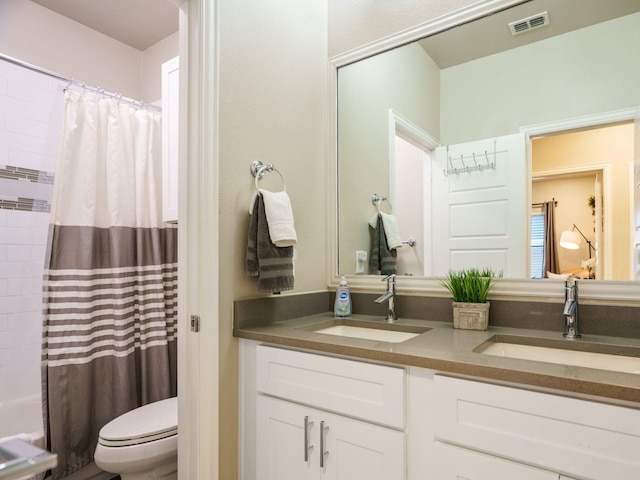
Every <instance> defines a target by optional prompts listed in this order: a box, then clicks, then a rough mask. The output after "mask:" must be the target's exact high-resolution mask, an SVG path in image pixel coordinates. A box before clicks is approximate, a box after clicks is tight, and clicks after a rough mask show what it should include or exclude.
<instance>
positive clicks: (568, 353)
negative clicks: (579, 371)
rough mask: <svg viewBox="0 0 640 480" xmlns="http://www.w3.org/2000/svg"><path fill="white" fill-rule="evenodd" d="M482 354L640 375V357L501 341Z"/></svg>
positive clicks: (488, 347)
mask: <svg viewBox="0 0 640 480" xmlns="http://www.w3.org/2000/svg"><path fill="white" fill-rule="evenodd" d="M481 353H483V354H485V355H494V356H498V357H509V358H519V359H523V360H535V361H538V362H547V363H558V364H562V365H573V366H577V367H587V368H598V369H601V370H612V371H615V372H624V373H636V374H640V357H631V356H624V355H612V354H609V353H600V352H585V351H582V350H564V349H561V348H550V347H542V346H538V345H521V344H518V343H510V342H499V341H498V342H490V343H489V344H488V346H487V347H485V348H483V349H482V351H481Z"/></svg>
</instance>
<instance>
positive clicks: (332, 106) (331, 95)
mask: <svg viewBox="0 0 640 480" xmlns="http://www.w3.org/2000/svg"><path fill="white" fill-rule="evenodd" d="M527 1H528V0H487V1H485V2H482V3H475V4H472V5H469V6H468V7H465V8H462V9H459V10H455V11H453V12H451V13H449V14H446V15H443V16H441V17H437V18H435V19H433V20H429V21H426V22H424V23H421V24H418V25H416V26H415V27H412V28H409V29H407V30H404V31H400V32H398V33H396V34H393V35H390V36H387V37H383V38H382V39H379V40H376V41H373V42H371V43H368V44H365V45H363V46H362V47H358V48H355V49H353V50H349V51H347V52H345V53H343V54H339V55H336V56H333V57H330V58H329V59H328V75H327V78H328V88H327V107H328V108H327V119H326V121H327V139H326V146H327V177H326V178H327V188H326V192H327V199H326V204H327V207H328V208H329V211H330V212H332V214H331V215H332V219H331V221H329V222H328V224H329V228H328V232H327V234H328V247H329V248H328V253H329V256H328V258H327V266H328V268H327V277H328V278H327V286H328V288H329V289H330V290H335V289H336V288H337V286H338V285H339V281H340V278H341V276H342V275H339V272H338V244H339V242H338V233H339V226H338V215H337V212H338V140H337V139H338V124H337V123H338V122H337V113H338V112H337V110H338V108H337V106H338V81H337V80H338V69H339V68H340V67H343V66H346V65H348V64H350V63H353V62H356V61H358V60H363V59H365V58H368V57H370V56H373V55H377V54H379V53H382V52H385V51H387V50H390V49H392V48H396V47H399V46H402V45H404V44H407V43H410V42H413V41H416V40H418V39H420V38H423V37H425V36H429V35H434V34H436V33H439V32H441V31H444V30H447V29H449V28H453V27H456V26H459V25H462V24H464V23H467V22H471V21H474V20H477V19H480V18H482V17H484V16H487V15H490V14H492V13H496V12H498V11H500V10H504V9H507V8H510V7H514V6H516V5H519V4H522V3H526V2H527ZM639 118H640V107H639V108H638V111H637V113H636V121H637V119H639ZM533 127H535V126H533V125H529V126H522V127H521V129H520V131H521V132H522V131H523V129H528V130H527V131H526V132H527V133H528V135H527V141H529V137H530V134H531V132H532V131H533V130H534V128H533ZM345 276H346V277H347V279H348V283H349V285H350V288H351V289H352V290H353V291H354V292H369V293H370V292H377V291H383V290H384V289H385V288H386V287H385V285H384V284H383V283H382V282H381V281H380V280H381V279H379V278H376V276H373V275H345ZM440 280H441V279H438V278H430V277H412V276H401V277H400V278H399V281H398V290H400V292H401V293H402V294H406V295H428V296H438V297H446V296H449V293H448V291H447V290H446V289H445V288H444V287H443V286H442V285H441V283H440ZM563 286H564V282H562V281H561V280H549V279H544V280H542V281H541V280H539V279H538V280H529V279H498V280H497V281H496V282H495V286H494V288H493V289H492V294H491V298H492V299H504V300H529V301H545V302H550V301H551V302H561V301H563V300H564V290H563ZM580 297H581V300H582V301H583V302H584V303H592V304H599V305H629V306H638V305H640V287H639V286H638V282H635V281H625V282H622V281H606V282H604V281H598V280H592V281H589V282H581V293H580Z"/></svg>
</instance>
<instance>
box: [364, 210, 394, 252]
mask: <svg viewBox="0 0 640 480" xmlns="http://www.w3.org/2000/svg"><path fill="white" fill-rule="evenodd" d="M378 215H380V217H381V218H382V226H383V227H384V234H385V237H386V238H387V247H388V248H389V249H390V250H391V249H394V248H400V247H402V239H401V238H400V229H399V228H398V219H397V218H396V217H395V215H391V214H389V213H384V212H378V213H376V214H375V215H374V216H373V217H372V218H371V221H370V222H369V225H371V227H372V228H376V223H377V221H378Z"/></svg>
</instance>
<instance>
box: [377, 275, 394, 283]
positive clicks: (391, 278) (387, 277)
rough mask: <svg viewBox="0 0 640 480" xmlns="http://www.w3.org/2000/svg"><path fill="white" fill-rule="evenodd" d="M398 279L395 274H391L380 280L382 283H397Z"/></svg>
mask: <svg viewBox="0 0 640 480" xmlns="http://www.w3.org/2000/svg"><path fill="white" fill-rule="evenodd" d="M395 279H396V274H395V273H391V274H389V275H387V276H386V277H384V278H383V279H382V280H380V281H381V282H386V281H389V280H390V281H392V282H393V281H395Z"/></svg>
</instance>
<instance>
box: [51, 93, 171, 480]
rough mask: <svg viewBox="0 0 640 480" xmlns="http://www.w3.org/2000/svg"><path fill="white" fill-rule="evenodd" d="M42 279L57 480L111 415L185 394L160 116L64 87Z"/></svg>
mask: <svg viewBox="0 0 640 480" xmlns="http://www.w3.org/2000/svg"><path fill="white" fill-rule="evenodd" d="M62 130H63V133H62V144H61V148H60V152H59V157H58V164H57V169H56V178H55V182H54V192H53V201H52V209H51V225H50V231H49V244H48V251H47V260H46V265H45V278H44V311H43V324H44V325H43V326H44V328H43V343H42V385H43V410H44V423H45V434H46V438H47V447H48V449H50V450H51V451H52V452H54V453H56V454H58V467H57V468H56V469H54V470H53V471H52V477H51V478H52V479H53V480H56V479H60V478H64V477H66V476H68V475H70V474H72V473H74V472H76V471H78V470H80V469H81V468H83V467H85V466H86V465H88V464H90V463H91V462H92V461H93V453H94V450H95V447H96V444H97V439H98V432H99V431H100V428H102V426H103V425H105V424H106V423H108V422H109V421H110V420H112V419H113V418H115V417H117V416H119V415H121V414H123V413H125V412H127V411H129V410H132V409H134V408H136V407H139V406H141V405H144V404H147V403H150V402H154V401H157V400H162V399H164V398H168V397H171V396H175V395H176V394H177V391H176V373H177V357H176V330H177V315H176V314H177V229H176V228H175V227H174V226H172V225H169V224H164V223H163V222H162V217H161V205H162V198H161V195H162V190H161V186H162V181H161V167H162V164H161V118H160V116H159V115H157V114H153V113H151V112H149V111H146V110H135V109H133V108H131V107H130V106H127V105H124V104H121V103H118V102H117V100H115V99H104V98H100V97H99V96H96V95H94V94H80V93H77V92H71V91H67V92H66V93H65V106H64V118H63V129H62Z"/></svg>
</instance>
